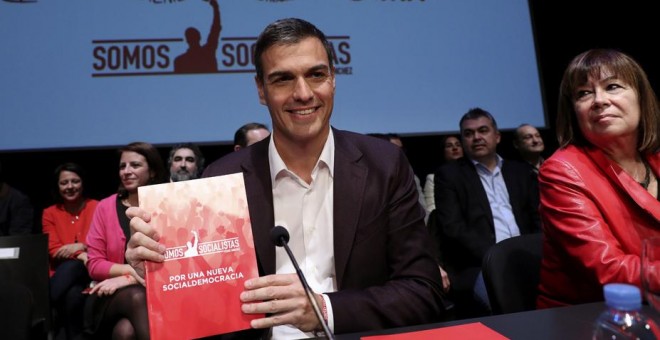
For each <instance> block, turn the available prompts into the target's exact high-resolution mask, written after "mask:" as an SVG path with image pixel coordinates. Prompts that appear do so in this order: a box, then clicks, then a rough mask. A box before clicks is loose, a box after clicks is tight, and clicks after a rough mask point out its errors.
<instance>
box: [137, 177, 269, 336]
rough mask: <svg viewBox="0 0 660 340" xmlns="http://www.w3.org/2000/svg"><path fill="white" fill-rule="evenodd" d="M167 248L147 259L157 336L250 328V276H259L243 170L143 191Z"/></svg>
mask: <svg viewBox="0 0 660 340" xmlns="http://www.w3.org/2000/svg"><path fill="white" fill-rule="evenodd" d="M138 198H139V201H140V208H142V209H144V210H145V211H147V212H149V213H151V222H150V224H151V225H152V226H154V227H155V228H156V229H157V230H158V231H159V232H160V234H161V238H160V243H161V244H163V245H165V247H166V248H167V251H166V254H165V258H166V259H165V262H163V263H154V262H147V263H146V264H145V280H146V286H147V287H146V291H147V307H148V310H149V329H150V332H151V339H154V340H160V339H177V340H178V339H194V338H200V337H205V336H209V335H214V334H222V333H229V332H235V331H238V330H242V329H247V328H250V321H251V320H252V319H256V318H261V317H263V315H250V314H244V313H243V312H241V302H240V299H239V295H240V293H241V292H242V291H243V283H244V282H245V280H247V279H250V278H254V277H258V276H259V272H258V269H257V258H256V253H255V250H254V241H253V238H252V224H251V223H250V214H249V212H248V204H247V197H246V194H245V183H244V181H243V174H240V173H238V174H232V175H225V176H218V177H209V178H202V179H195V180H190V181H183V182H174V183H165V184H156V185H150V186H142V187H140V188H138Z"/></svg>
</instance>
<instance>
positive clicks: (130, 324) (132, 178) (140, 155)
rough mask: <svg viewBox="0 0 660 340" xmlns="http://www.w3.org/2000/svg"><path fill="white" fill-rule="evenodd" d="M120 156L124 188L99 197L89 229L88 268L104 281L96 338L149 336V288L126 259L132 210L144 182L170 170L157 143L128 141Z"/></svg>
mask: <svg viewBox="0 0 660 340" xmlns="http://www.w3.org/2000/svg"><path fill="white" fill-rule="evenodd" d="M119 155H120V160H119V178H120V180H121V184H120V185H119V190H118V193H117V194H113V195H111V196H110V197H107V198H105V199H103V200H101V201H100V202H99V204H98V207H97V209H96V212H95V213H94V218H93V220H92V225H91V227H90V230H89V233H88V234H87V245H88V247H89V248H88V249H89V250H88V257H89V260H88V261H87V269H88V271H89V275H90V276H91V278H92V279H93V280H95V281H97V282H98V283H97V284H96V285H95V286H94V287H93V288H92V289H91V291H90V295H91V296H90V299H89V301H88V303H87V311H86V315H85V330H86V332H87V333H89V335H92V336H93V337H94V339H97V338H112V339H148V338H149V322H148V318H147V304H146V295H145V290H144V287H143V286H142V285H140V284H137V281H136V280H135V278H134V275H135V271H134V270H133V268H131V266H129V265H128V264H126V263H125V261H124V251H125V249H126V240H127V239H128V238H129V237H130V227H129V219H128V217H126V209H128V208H129V207H132V206H137V205H138V194H137V189H138V187H140V186H143V185H149V184H158V183H163V182H165V180H166V178H167V175H166V171H165V166H164V164H163V161H162V159H161V157H160V154H159V153H158V150H157V149H156V148H155V147H154V146H153V145H151V144H148V143H143V142H135V143H131V144H128V145H127V146H125V147H122V148H121V149H119Z"/></svg>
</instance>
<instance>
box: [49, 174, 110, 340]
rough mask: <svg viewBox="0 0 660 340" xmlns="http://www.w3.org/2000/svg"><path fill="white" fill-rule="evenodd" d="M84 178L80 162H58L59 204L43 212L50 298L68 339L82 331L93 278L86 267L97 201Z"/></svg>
mask: <svg viewBox="0 0 660 340" xmlns="http://www.w3.org/2000/svg"><path fill="white" fill-rule="evenodd" d="M84 179H85V172H84V170H83V168H82V167H81V166H80V165H78V164H75V163H64V164H61V165H59V166H58V167H57V168H56V169H55V172H54V176H53V180H52V183H53V189H52V191H53V197H54V198H55V200H56V201H57V203H56V204H53V205H51V206H50V207H48V208H46V209H44V212H43V214H42V225H43V231H44V233H46V234H48V254H49V257H50V258H49V264H50V277H51V278H50V283H49V286H50V299H51V302H52V304H53V306H54V307H55V309H56V310H57V318H58V320H59V321H60V322H61V324H62V325H63V326H64V331H65V334H66V338H67V339H74V338H75V337H77V336H78V335H79V334H80V333H81V332H82V323H83V322H82V321H83V306H84V304H85V295H83V294H82V291H83V290H84V289H85V288H86V287H87V285H88V284H89V281H90V278H89V275H88V274H87V269H86V268H85V264H86V263H87V245H86V244H85V238H86V237H87V231H88V230H89V225H90V223H91V222H92V215H93V214H94V209H96V203H97V201H96V200H93V199H89V198H87V197H85V195H84V192H85V190H84V188H85V187H84V184H85V181H84Z"/></svg>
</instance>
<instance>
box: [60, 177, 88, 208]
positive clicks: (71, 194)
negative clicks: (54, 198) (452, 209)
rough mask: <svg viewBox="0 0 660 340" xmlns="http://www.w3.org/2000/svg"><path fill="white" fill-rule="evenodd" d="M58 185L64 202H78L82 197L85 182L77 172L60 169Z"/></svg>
mask: <svg viewBox="0 0 660 340" xmlns="http://www.w3.org/2000/svg"><path fill="white" fill-rule="evenodd" d="M57 185H58V187H59V189H60V196H62V199H63V200H64V202H76V201H78V200H80V199H81V198H82V191H83V184H82V179H80V176H78V174H77V173H75V172H72V171H67V170H62V171H60V177H59V179H58V182H57Z"/></svg>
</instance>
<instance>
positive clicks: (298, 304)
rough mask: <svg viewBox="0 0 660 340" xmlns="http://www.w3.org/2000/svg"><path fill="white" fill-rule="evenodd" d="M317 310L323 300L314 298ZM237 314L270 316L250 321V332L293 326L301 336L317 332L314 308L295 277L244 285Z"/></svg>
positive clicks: (263, 279) (270, 277)
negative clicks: (298, 330)
mask: <svg viewBox="0 0 660 340" xmlns="http://www.w3.org/2000/svg"><path fill="white" fill-rule="evenodd" d="M314 297H315V298H316V301H317V302H318V304H319V306H321V305H322V304H323V297H322V296H321V295H319V294H314ZM241 301H242V302H243V305H242V306H241V310H242V311H243V313H248V314H259V313H263V314H270V316H267V317H265V318H262V319H255V320H252V321H251V323H250V325H251V326H252V328H269V327H273V326H279V325H293V326H295V327H296V328H298V329H300V330H301V331H303V332H310V331H313V330H316V329H320V328H321V325H320V324H319V321H318V319H317V318H316V314H314V307H312V305H311V303H309V300H308V299H307V294H306V293H305V289H304V288H303V286H302V284H301V283H300V280H299V279H298V276H297V275H296V274H275V275H268V276H264V277H259V278H256V279H251V280H248V281H245V291H243V293H241Z"/></svg>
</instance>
